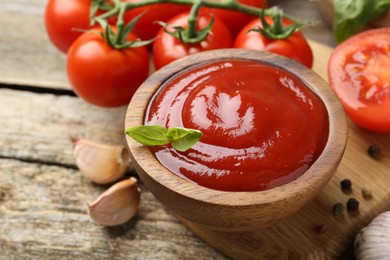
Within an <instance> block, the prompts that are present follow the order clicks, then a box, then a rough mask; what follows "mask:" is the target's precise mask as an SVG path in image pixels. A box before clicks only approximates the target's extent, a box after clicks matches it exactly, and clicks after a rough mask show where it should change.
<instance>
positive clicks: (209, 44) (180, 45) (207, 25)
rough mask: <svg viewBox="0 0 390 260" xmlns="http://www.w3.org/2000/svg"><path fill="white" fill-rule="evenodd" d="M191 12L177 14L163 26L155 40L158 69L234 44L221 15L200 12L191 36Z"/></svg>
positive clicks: (156, 66)
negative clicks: (213, 16) (195, 54)
mask: <svg viewBox="0 0 390 260" xmlns="http://www.w3.org/2000/svg"><path fill="white" fill-rule="evenodd" d="M189 17H190V13H188V12H187V13H183V14H179V15H178V16H175V17H174V18H172V19H171V20H169V21H168V23H167V24H166V25H165V27H164V28H162V29H161V30H160V31H159V33H158V35H157V38H156V40H155V42H154V43H153V59H154V65H155V68H156V69H159V68H161V67H163V66H165V65H167V64H168V63H171V62H172V61H174V60H176V59H179V58H182V57H184V56H187V55H189V54H194V53H197V52H201V51H206V50H213V49H221V48H230V47H232V44H233V39H232V36H231V34H230V32H229V29H228V28H227V27H226V26H225V24H224V23H223V22H222V21H220V20H219V19H218V18H212V16H211V15H209V14H205V13H200V14H199V15H197V18H196V23H195V24H193V25H194V28H193V29H195V31H193V33H194V35H193V38H191V35H189V34H191V33H189V25H188V18H189Z"/></svg>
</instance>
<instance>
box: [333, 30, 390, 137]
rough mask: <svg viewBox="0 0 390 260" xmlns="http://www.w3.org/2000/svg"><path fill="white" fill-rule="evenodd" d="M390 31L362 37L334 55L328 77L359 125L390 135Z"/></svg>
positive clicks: (337, 48)
mask: <svg viewBox="0 0 390 260" xmlns="http://www.w3.org/2000/svg"><path fill="white" fill-rule="evenodd" d="M389 46H390V28H381V29H374V30H370V31H366V32H363V33H359V34H357V35H355V36H353V37H351V38H349V39H347V40H346V41H344V42H342V43H341V44H340V45H338V46H337V47H336V48H335V50H334V51H333V53H332V55H331V57H330V60H329V64H328V76H329V83H330V86H331V87H332V89H333V90H334V91H335V92H336V94H337V96H338V97H339V99H340V101H341V104H342V105H343V107H344V109H345V112H346V113H347V115H348V116H349V117H350V118H351V119H352V121H354V122H355V123H356V124H357V125H359V126H361V127H363V128H365V129H368V130H370V131H373V132H378V133H387V134H388V133H390V51H389Z"/></svg>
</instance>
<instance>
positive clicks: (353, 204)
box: [347, 198, 359, 212]
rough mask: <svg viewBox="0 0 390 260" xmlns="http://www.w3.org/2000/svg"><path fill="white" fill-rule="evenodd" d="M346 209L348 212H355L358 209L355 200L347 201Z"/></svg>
mask: <svg viewBox="0 0 390 260" xmlns="http://www.w3.org/2000/svg"><path fill="white" fill-rule="evenodd" d="M347 209H348V211H350V212H353V211H357V210H358V209H359V201H358V200H357V199H355V198H350V199H349V200H348V201H347Z"/></svg>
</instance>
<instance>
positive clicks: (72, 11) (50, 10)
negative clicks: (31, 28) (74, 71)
mask: <svg viewBox="0 0 390 260" xmlns="http://www.w3.org/2000/svg"><path fill="white" fill-rule="evenodd" d="M90 6H91V1H90V0H49V1H48V2H47V5H46V9H45V27H46V31H47V34H48V36H49V38H50V41H51V42H52V43H53V44H54V46H55V47H56V48H57V49H59V50H60V51H62V52H64V53H66V52H67V51H68V49H69V47H70V45H71V44H72V43H73V42H74V41H75V40H76V39H77V38H78V37H79V36H80V35H81V34H82V32H81V31H75V30H73V29H75V28H77V29H83V30H87V29H89V28H90V26H89V12H90Z"/></svg>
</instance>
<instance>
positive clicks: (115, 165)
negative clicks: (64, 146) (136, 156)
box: [73, 139, 130, 184]
mask: <svg viewBox="0 0 390 260" xmlns="http://www.w3.org/2000/svg"><path fill="white" fill-rule="evenodd" d="M73 157H74V158H75V162H76V165H77V167H78V168H79V169H80V171H81V172H82V173H83V174H84V175H85V176H86V177H87V178H89V179H90V180H91V181H93V182H95V183H98V184H107V183H111V182H114V181H116V180H118V179H120V178H121V177H123V176H124V175H125V173H126V170H127V169H128V167H129V165H130V156H129V152H128V150H127V149H126V148H125V147H124V146H121V145H118V146H111V145H105V144H101V143H96V142H92V141H89V140H85V139H78V140H74V141H73Z"/></svg>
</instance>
